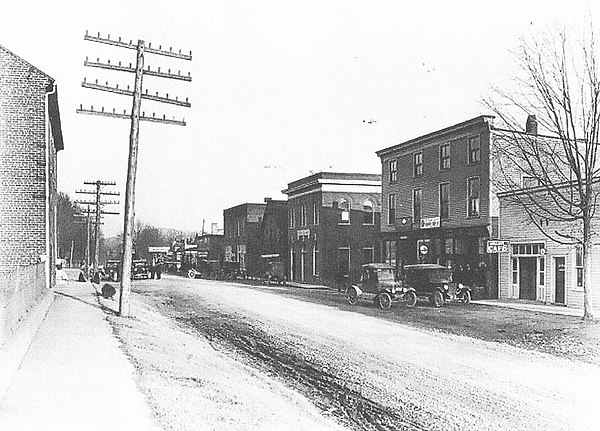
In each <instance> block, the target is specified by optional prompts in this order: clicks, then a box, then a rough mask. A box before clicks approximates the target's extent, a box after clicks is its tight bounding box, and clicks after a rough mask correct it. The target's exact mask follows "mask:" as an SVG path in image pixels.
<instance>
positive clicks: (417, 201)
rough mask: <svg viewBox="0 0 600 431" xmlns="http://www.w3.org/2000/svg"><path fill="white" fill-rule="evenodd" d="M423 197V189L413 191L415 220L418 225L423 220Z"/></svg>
mask: <svg viewBox="0 0 600 431" xmlns="http://www.w3.org/2000/svg"><path fill="white" fill-rule="evenodd" d="M422 197H423V191H422V190H421V189H414V190H413V220H414V222H415V223H417V222H418V221H419V220H421V198H422Z"/></svg>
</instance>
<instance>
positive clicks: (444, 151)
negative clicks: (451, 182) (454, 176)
mask: <svg viewBox="0 0 600 431" xmlns="http://www.w3.org/2000/svg"><path fill="white" fill-rule="evenodd" d="M448 169H450V144H444V145H440V171H447V170H448Z"/></svg>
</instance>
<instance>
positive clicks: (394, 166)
mask: <svg viewBox="0 0 600 431" xmlns="http://www.w3.org/2000/svg"><path fill="white" fill-rule="evenodd" d="M397 179H398V160H395V159H394V160H390V183H393V182H394V181H396V180H397Z"/></svg>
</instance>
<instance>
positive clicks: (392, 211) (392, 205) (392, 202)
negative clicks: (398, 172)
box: [388, 193, 396, 224]
mask: <svg viewBox="0 0 600 431" xmlns="http://www.w3.org/2000/svg"><path fill="white" fill-rule="evenodd" d="M395 223H396V195H395V194H393V193H392V194H389V195H388V224H395Z"/></svg>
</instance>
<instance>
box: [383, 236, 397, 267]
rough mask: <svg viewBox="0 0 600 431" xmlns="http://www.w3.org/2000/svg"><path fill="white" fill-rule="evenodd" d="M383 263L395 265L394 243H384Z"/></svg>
mask: <svg viewBox="0 0 600 431" xmlns="http://www.w3.org/2000/svg"><path fill="white" fill-rule="evenodd" d="M384 244H385V263H387V264H389V265H396V241H385V243H384Z"/></svg>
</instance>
